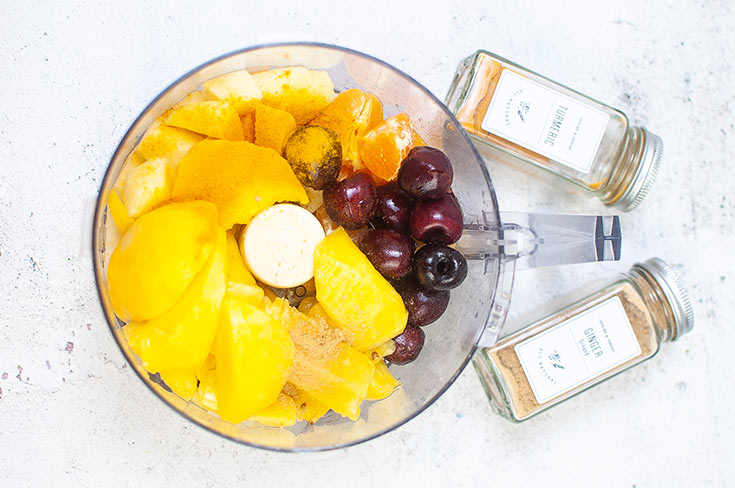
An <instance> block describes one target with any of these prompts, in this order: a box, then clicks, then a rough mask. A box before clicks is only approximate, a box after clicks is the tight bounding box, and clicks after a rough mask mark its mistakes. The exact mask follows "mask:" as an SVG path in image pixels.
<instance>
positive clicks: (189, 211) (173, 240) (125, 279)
mask: <svg viewBox="0 0 735 488" xmlns="http://www.w3.org/2000/svg"><path fill="white" fill-rule="evenodd" d="M218 232H221V230H219V227H218V226H217V208H216V207H215V206H214V205H213V204H211V203H209V202H202V201H194V202H185V203H177V204H169V205H165V206H163V207H160V208H158V209H156V210H153V211H151V212H148V213H146V214H144V215H142V216H141V217H139V218H138V219H137V220H136V221H135V222H134V223H133V224H132V225H131V226H130V228H129V229H128V231H127V232H126V233H125V235H124V236H123V237H122V239H121V240H120V243H119V244H118V245H117V247H116V248H115V250H114V251H113V253H112V256H111V257H110V263H109V266H108V269H107V282H108V285H109V287H110V299H111V300H112V306H113V308H114V310H115V313H116V314H117V316H118V317H120V318H121V319H123V320H125V321H128V320H135V321H138V322H141V321H145V320H149V319H152V318H154V317H157V316H159V315H161V314H162V313H164V312H165V311H167V310H168V309H170V308H171V307H172V306H173V305H174V303H176V301H177V300H178V299H179V298H180V297H181V295H183V293H184V291H185V290H186V289H187V287H189V285H190V284H191V282H192V281H193V280H194V278H195V277H196V276H197V274H198V273H199V272H200V271H201V269H202V268H203V267H204V265H205V263H207V261H208V260H209V258H210V256H211V255H212V253H213V252H214V249H215V244H216V241H217V235H218Z"/></svg>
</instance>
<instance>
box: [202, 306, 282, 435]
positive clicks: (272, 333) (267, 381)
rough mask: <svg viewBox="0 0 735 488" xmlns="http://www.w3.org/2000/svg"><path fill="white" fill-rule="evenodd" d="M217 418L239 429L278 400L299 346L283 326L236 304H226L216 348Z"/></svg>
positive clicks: (253, 310) (261, 313) (251, 309)
mask: <svg viewBox="0 0 735 488" xmlns="http://www.w3.org/2000/svg"><path fill="white" fill-rule="evenodd" d="M214 355H215V357H216V358H217V382H216V385H215V391H216V395H217V412H218V413H219V416H220V417H221V418H222V419H223V420H226V421H228V422H233V423H240V422H242V421H243V420H245V419H247V418H248V417H251V416H252V415H254V414H256V413H257V412H259V411H260V410H262V409H264V408H266V407H267V406H268V405H270V404H272V403H274V402H275V401H276V400H277V399H278V395H279V393H280V392H281V389H282V388H283V385H284V384H285V383H286V378H287V375H288V372H289V369H290V367H291V364H292V363H293V358H294V345H293V341H292V340H291V338H290V337H289V334H288V331H287V330H286V329H285V328H284V327H283V325H281V323H280V322H278V321H276V320H274V319H273V318H272V317H271V316H270V315H268V314H266V313H265V312H263V311H262V310H260V309H258V308H256V307H254V306H253V305H250V304H248V303H244V302H242V301H240V300H237V299H232V298H228V299H227V300H226V301H225V308H224V310H223V315H222V321H221V323H220V328H219V331H218V333H217V340H216V342H215V347H214Z"/></svg>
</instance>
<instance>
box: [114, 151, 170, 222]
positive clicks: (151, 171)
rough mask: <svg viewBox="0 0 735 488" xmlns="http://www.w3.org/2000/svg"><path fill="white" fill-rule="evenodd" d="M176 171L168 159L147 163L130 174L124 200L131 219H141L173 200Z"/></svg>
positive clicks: (126, 182)
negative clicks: (172, 190)
mask: <svg viewBox="0 0 735 488" xmlns="http://www.w3.org/2000/svg"><path fill="white" fill-rule="evenodd" d="M173 186H174V170H173V168H172V167H171V165H170V164H169V160H168V159H166V158H158V159H152V160H150V161H146V162H144V163H142V164H140V165H138V166H136V167H134V168H132V169H131V170H130V171H129V172H128V177H127V180H126V181H125V191H123V194H122V200H123V202H124V203H125V208H127V209H128V213H129V214H130V216H131V217H133V218H135V217H139V216H141V215H143V214H144V213H146V212H148V211H150V210H152V209H154V208H156V207H157V206H159V205H161V204H162V203H164V202H165V201H167V200H168V199H170V198H171V189H172V188H173Z"/></svg>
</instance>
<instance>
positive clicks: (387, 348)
mask: <svg viewBox="0 0 735 488" xmlns="http://www.w3.org/2000/svg"><path fill="white" fill-rule="evenodd" d="M395 351H396V343H395V342H394V341H393V340H392V339H391V340H387V341H385V342H384V343H382V344H381V345H379V346H378V347H376V348H374V349H371V350H369V351H368V352H367V353H366V354H367V356H368V357H369V358H370V360H371V361H372V362H374V363H376V362H378V361H382V360H383V358H384V357H386V356H388V355H389V354H393V353H394V352H395Z"/></svg>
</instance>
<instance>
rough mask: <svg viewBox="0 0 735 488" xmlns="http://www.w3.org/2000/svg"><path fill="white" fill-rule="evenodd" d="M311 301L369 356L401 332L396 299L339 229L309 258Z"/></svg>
mask: <svg viewBox="0 0 735 488" xmlns="http://www.w3.org/2000/svg"><path fill="white" fill-rule="evenodd" d="M314 281H315V283H316V298H317V300H318V301H319V304H320V305H321V306H322V307H323V308H324V310H325V312H326V313H327V315H328V316H329V318H331V319H332V321H333V322H334V323H335V324H336V325H337V326H338V327H340V328H341V329H342V330H344V331H345V332H346V334H347V336H348V338H349V339H350V342H351V343H352V345H353V346H354V347H355V348H357V349H358V350H360V351H368V350H370V349H373V348H375V347H377V346H379V345H380V344H382V343H384V342H386V341H387V340H388V339H391V338H393V337H395V336H397V335H398V334H400V333H401V332H403V329H404V328H405V327H406V322H407V321H408V312H407V311H406V307H405V306H404V305H403V300H402V299H401V296H400V295H399V294H398V292H396V291H395V290H394V289H393V287H392V286H391V284H390V283H388V282H387V281H386V280H385V278H383V277H382V276H381V275H380V273H378V271H377V270H376V269H375V268H374V267H373V265H372V264H371V263H370V261H369V260H368V258H367V257H366V256H365V255H364V254H363V253H362V252H361V251H360V249H358V247H357V246H356V245H355V244H354V243H353V242H352V240H351V239H350V236H349V235H347V232H345V230H344V229H343V228H342V227H340V228H338V229H337V230H335V231H334V232H332V233H331V234H329V235H328V236H327V237H325V238H324V240H322V242H320V243H319V245H318V246H317V247H316V250H315V252H314Z"/></svg>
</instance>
